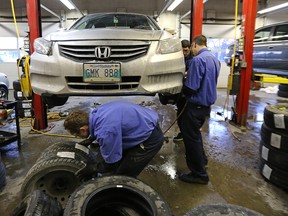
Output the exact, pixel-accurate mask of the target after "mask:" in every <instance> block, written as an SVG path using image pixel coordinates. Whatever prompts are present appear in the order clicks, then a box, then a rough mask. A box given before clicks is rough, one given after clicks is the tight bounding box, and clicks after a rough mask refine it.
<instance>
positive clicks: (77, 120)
mask: <svg viewBox="0 0 288 216" xmlns="http://www.w3.org/2000/svg"><path fill="white" fill-rule="evenodd" d="M84 125H89V113H87V112H85V111H82V110H75V111H72V112H71V113H69V115H68V116H67V117H66V119H65V121H64V128H65V129H66V130H68V131H69V132H70V133H71V134H73V135H79V134H80V128H81V127H83V126H84Z"/></svg>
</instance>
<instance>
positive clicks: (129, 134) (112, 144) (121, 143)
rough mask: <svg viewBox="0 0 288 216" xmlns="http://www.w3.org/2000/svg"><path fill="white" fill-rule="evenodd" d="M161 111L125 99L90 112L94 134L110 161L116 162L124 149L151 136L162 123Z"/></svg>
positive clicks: (90, 122)
mask: <svg viewBox="0 0 288 216" xmlns="http://www.w3.org/2000/svg"><path fill="white" fill-rule="evenodd" d="M158 118H159V117H158V114H157V113H156V112H155V111H153V110H151V109H148V108H145V107H142V106H140V105H137V104H133V103H130V102H124V101H113V102H109V103H106V104H103V105H101V106H99V107H97V108H96V109H94V110H93V111H92V112H91V113H90V117H89V131H90V135H91V136H92V137H93V138H95V139H96V140H97V142H98V143H99V146H100V152H101V155H102V157H103V159H104V161H105V162H106V163H116V162H117V161H119V160H121V158H122V150H125V149H129V148H132V147H134V146H136V145H139V144H140V143H142V142H143V141H145V140H147V139H148V138H149V136H150V135H151V133H152V131H153V130H154V128H155V126H156V125H157V124H158Z"/></svg>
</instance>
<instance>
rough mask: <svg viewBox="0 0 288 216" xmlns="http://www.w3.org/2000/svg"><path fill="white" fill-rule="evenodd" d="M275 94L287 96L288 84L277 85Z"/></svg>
mask: <svg viewBox="0 0 288 216" xmlns="http://www.w3.org/2000/svg"><path fill="white" fill-rule="evenodd" d="M277 95H278V96H279V97H284V98H288V84H280V85H279V87H278V92H277Z"/></svg>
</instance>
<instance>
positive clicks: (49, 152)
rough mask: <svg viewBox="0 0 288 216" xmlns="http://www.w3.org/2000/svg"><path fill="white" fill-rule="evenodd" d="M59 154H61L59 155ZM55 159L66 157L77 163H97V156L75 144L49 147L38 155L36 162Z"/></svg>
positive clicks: (66, 143)
mask: <svg viewBox="0 0 288 216" xmlns="http://www.w3.org/2000/svg"><path fill="white" fill-rule="evenodd" d="M59 152H62V153H60V154H59ZM65 152H66V153H65ZM73 153H74V154H73ZM57 157H68V158H72V159H75V160H78V161H84V162H85V163H96V162H97V156H96V154H95V153H94V152H93V151H91V150H90V149H89V148H87V147H85V146H83V145H79V144H77V143H75V142H65V143H63V142H58V143H55V144H53V145H51V146H49V147H48V148H46V149H45V150H44V152H43V153H42V154H41V155H40V157H39V158H38V160H37V162H38V161H40V160H47V159H51V158H57Z"/></svg>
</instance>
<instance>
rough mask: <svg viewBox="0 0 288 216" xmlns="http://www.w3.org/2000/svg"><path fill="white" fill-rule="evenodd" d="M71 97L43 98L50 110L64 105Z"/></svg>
mask: <svg viewBox="0 0 288 216" xmlns="http://www.w3.org/2000/svg"><path fill="white" fill-rule="evenodd" d="M68 98H69V97H58V96H55V95H54V96H43V101H44V103H46V104H47V106H48V108H49V109H50V108H53V107H55V106H62V105H64V104H65V103H66V102H67V100H68Z"/></svg>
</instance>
